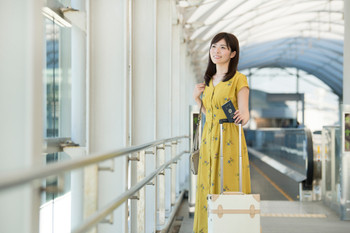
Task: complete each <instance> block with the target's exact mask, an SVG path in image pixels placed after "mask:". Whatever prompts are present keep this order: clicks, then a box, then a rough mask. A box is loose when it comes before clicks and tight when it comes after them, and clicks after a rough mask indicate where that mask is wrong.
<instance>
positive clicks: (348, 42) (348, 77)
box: [340, 1, 350, 220]
mask: <svg viewBox="0 0 350 233" xmlns="http://www.w3.org/2000/svg"><path fill="white" fill-rule="evenodd" d="M344 27H345V28H344V50H343V51H344V60H343V69H344V70H343V108H342V111H343V112H344V111H346V112H347V113H349V112H350V93H349V90H348V88H349V86H350V53H349V49H350V2H349V1H344ZM342 115H343V114H342ZM341 122H342V128H343V125H344V124H345V122H344V119H343V116H342V120H341ZM344 135H345V132H344V131H343V130H342V140H343V142H344V137H345V136H344ZM342 147H343V148H341V151H342V152H343V153H342V161H341V163H342V170H341V171H342V173H341V174H340V175H341V190H342V193H341V200H340V205H341V219H343V220H350V185H349V181H350V172H349V170H350V152H344V145H343V143H342Z"/></svg>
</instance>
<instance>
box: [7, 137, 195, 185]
mask: <svg viewBox="0 0 350 233" xmlns="http://www.w3.org/2000/svg"><path fill="white" fill-rule="evenodd" d="M182 138H189V136H187V135H184V136H178V137H173V138H167V139H160V140H156V141H153V142H149V143H145V144H142V145H139V146H130V147H127V148H123V149H119V150H114V151H110V152H105V153H93V154H90V155H88V156H83V157H79V158H76V159H72V160H68V161H64V162H59V163H52V164H48V165H45V166H43V167H40V168H38V167H32V168H28V169H26V170H21V171H16V172H9V173H6V174H0V191H1V190H4V189H7V188H11V187H14V186H18V185H21V184H25V183H27V182H30V181H33V180H36V179H40V178H45V177H48V176H52V175H57V174H59V173H62V172H65V171H70V170H73V169H77V168H81V167H85V166H87V165H91V164H95V163H99V162H102V161H105V160H109V159H113V158H117V157H120V156H124V155H128V154H131V153H135V152H138V151H141V150H145V149H147V148H149V147H153V146H157V145H159V144H164V143H166V142H169V141H176V140H179V139H182Z"/></svg>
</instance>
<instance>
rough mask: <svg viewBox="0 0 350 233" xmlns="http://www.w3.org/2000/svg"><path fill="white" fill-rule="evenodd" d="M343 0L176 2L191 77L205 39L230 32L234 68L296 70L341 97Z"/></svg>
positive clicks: (203, 62) (201, 60) (202, 61)
mask: <svg viewBox="0 0 350 233" xmlns="http://www.w3.org/2000/svg"><path fill="white" fill-rule="evenodd" d="M343 5H344V3H343V0H308V1H301V0H289V1H286V0H285V1H283V0H187V1H179V0H178V1H177V9H178V12H179V17H180V22H181V23H182V25H183V33H184V34H183V36H184V39H185V41H186V42H187V45H188V46H187V48H188V52H189V54H191V59H192V65H193V67H194V70H195V73H196V76H197V78H198V79H201V78H202V76H203V73H204V71H205V68H206V66H207V62H208V49H209V44H210V40H211V39H212V37H213V36H214V35H216V34H217V33H218V32H222V31H225V32H230V33H233V34H235V35H236V36H237V38H238V40H239V41H240V47H241V54H240V62H239V67H238V69H239V70H243V69H249V68H259V67H295V68H298V69H302V70H304V71H306V72H308V73H310V74H312V75H314V76H316V77H317V78H319V79H320V80H322V81H323V82H325V83H326V84H327V85H328V86H329V87H330V88H331V89H332V91H333V92H334V93H335V94H337V95H338V96H342V89H343V88H342V79H343V78H342V75H343V39H344V16H343Z"/></svg>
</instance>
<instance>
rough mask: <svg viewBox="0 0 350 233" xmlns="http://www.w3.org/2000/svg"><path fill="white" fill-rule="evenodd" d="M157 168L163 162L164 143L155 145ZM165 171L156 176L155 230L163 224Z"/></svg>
mask: <svg viewBox="0 0 350 233" xmlns="http://www.w3.org/2000/svg"><path fill="white" fill-rule="evenodd" d="M156 159H157V168H159V167H161V166H162V165H163V164H164V163H165V145H164V144H161V145H160V146H158V147H157V155H156ZM164 172H165V171H163V172H162V173H160V174H159V175H158V176H157V190H156V192H157V195H158V198H157V230H159V229H162V226H163V225H164V224H165V173H164Z"/></svg>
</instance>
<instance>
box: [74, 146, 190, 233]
mask: <svg viewBox="0 0 350 233" xmlns="http://www.w3.org/2000/svg"><path fill="white" fill-rule="evenodd" d="M185 153H188V151H183V152H181V153H180V154H179V155H177V156H176V157H174V158H173V159H171V160H170V161H168V162H167V163H165V164H163V165H162V166H161V167H159V168H158V169H157V170H155V171H154V172H152V173H151V174H149V175H148V176H147V177H145V178H144V179H142V180H141V181H140V182H138V183H137V184H135V185H134V186H133V187H131V188H130V189H129V190H128V191H126V192H124V193H123V194H121V195H120V196H119V197H117V198H116V199H114V200H113V201H111V202H110V203H109V204H107V205H106V206H104V207H103V208H101V209H100V210H99V211H97V212H95V213H94V214H93V215H91V216H90V217H89V218H88V219H86V220H85V222H83V224H82V225H80V226H79V227H78V228H76V229H75V230H74V231H72V233H83V232H86V231H88V230H89V229H90V228H92V227H93V226H95V225H96V224H97V223H99V222H100V221H101V220H102V219H103V218H104V217H106V216H107V215H108V214H109V213H111V212H112V211H113V210H114V209H116V208H117V207H118V206H120V205H121V204H123V203H124V202H125V201H126V200H128V199H129V197H131V196H132V195H133V194H135V193H136V192H137V191H139V190H140V189H141V188H143V187H144V186H145V185H146V184H147V183H148V182H150V181H151V180H152V179H153V178H154V177H156V176H157V175H158V174H159V173H160V172H161V171H163V170H164V169H165V168H167V167H168V166H169V165H171V164H172V163H174V162H175V161H177V160H179V159H180V157H181V156H182V155H183V154H185Z"/></svg>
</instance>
